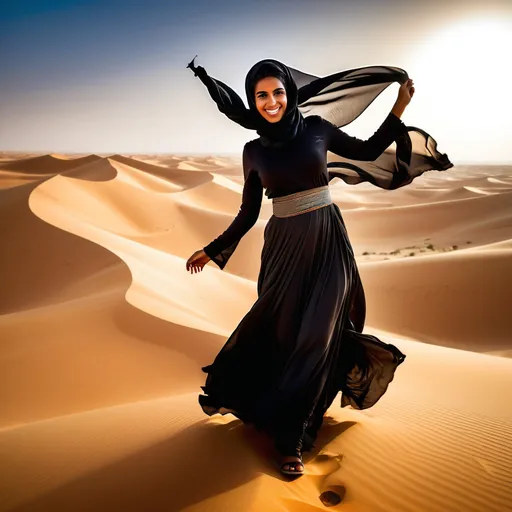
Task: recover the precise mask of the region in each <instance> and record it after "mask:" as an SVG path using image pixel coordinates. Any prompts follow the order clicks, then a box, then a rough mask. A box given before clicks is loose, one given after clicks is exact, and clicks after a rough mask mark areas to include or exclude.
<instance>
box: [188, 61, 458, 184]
mask: <svg viewBox="0 0 512 512" xmlns="http://www.w3.org/2000/svg"><path fill="white" fill-rule="evenodd" d="M196 57H197V56H196ZM196 57H194V59H192V61H191V62H190V63H189V64H188V65H187V68H190V69H192V71H193V72H194V74H195V76H197V77H199V79H200V80H201V81H202V82H203V83H204V84H205V85H206V87H207V89H208V92H209V93H210V96H211V97H212V99H213V100H214V101H215V102H216V104H217V107H218V109H219V111H220V112H222V113H223V114H224V115H226V116H227V117H228V118H229V119H231V120H232V121H234V122H236V123H238V124H239V125H241V126H243V127H244V128H247V129H250V130H256V131H257V133H258V135H260V141H261V143H262V144H263V145H264V146H270V147H279V146H282V145H283V144H285V143H286V142H287V141H289V140H290V139H292V138H293V137H295V136H297V135H298V134H299V133H300V132H301V131H302V130H303V129H304V126H305V120H304V117H307V116H310V115H318V116H320V117H322V118H324V119H326V120H327V121H330V122H331V123H332V124H334V125H335V126H337V127H338V128H341V127H342V126H345V125H347V124H349V123H351V122H352V121H353V120H354V119H357V118H358V117H359V116H360V115H361V114H362V113H363V112H364V111H365V110H366V108H367V107H368V106H369V105H370V104H371V103H372V102H373V101H374V100H375V98H377V96H378V95H379V94H380V93H381V92H382V91H384V90H385V89H386V88H387V87H389V86H390V85H391V84H392V83H394V82H398V83H400V84H402V83H404V82H405V81H407V80H408V79H409V76H408V74H407V72H406V71H405V70H403V69H401V68H397V67H392V66H367V67H363V68H356V69H349V70H345V71H340V72H337V73H334V74H332V75H328V76H325V77H317V76H315V75H311V74H307V73H304V72H302V71H299V70H298V69H294V68H291V67H289V66H286V65H284V64H282V63H281V62H279V61H277V60H274V59H265V60H262V61H260V62H258V63H256V64H255V65H254V66H253V67H252V68H251V69H250V70H249V72H248V74H247V76H246V80H245V92H246V95H247V103H248V105H249V108H246V106H245V105H244V102H243V101H242V99H241V98H240V96H239V95H238V94H237V93H236V92H235V91H234V90H233V89H231V88H230V87H229V86H228V85H226V84H225V83H223V82H221V81H220V80H218V79H216V78H212V77H211V76H209V75H208V73H207V72H206V70H205V69H204V68H203V67H202V66H195V65H194V60H195V58H196ZM260 71H264V72H263V73H261V72H260ZM263 75H265V76H276V77H277V78H280V79H281V80H284V82H283V85H284V87H285V90H286V95H287V99H288V101H287V107H286V111H285V114H284V115H283V117H282V118H281V119H280V120H279V121H278V122H277V123H270V122H268V121H267V120H266V119H264V117H263V116H262V115H261V114H260V113H259V112H258V110H257V108H256V104H255V99H254V87H255V85H256V82H257V81H258V80H259V79H260V78H263ZM404 126H405V125H404ZM405 128H406V130H405V131H404V133H402V134H400V136H399V137H398V138H397V139H396V141H395V142H396V149H395V150H394V151H393V150H390V149H388V150H386V152H385V153H384V154H382V155H381V156H380V157H379V158H377V160H375V161H374V162H366V161H365V162H360V161H357V162H354V161H351V160H349V159H343V160H342V161H337V162H329V163H328V164H327V166H328V167H329V168H334V170H332V171H329V175H330V177H331V179H332V178H333V177H338V178H341V179H343V180H344V181H346V182H347V183H350V184H356V183H360V182H362V181H370V182H372V183H374V184H375V185H376V186H380V187H382V188H397V187H400V186H403V185H405V184H407V183H409V182H411V181H412V180H413V179H414V178H415V177H417V176H419V175H421V174H422V173H423V172H425V171H427V170H434V169H435V170H439V171H440V170H446V169H449V168H450V167H453V164H452V163H451V162H450V160H449V159H448V156H447V155H446V154H442V153H439V151H437V142H436V141H435V140H434V139H433V138H432V137H431V136H430V135H429V134H428V133H427V132H425V131H424V130H422V129H420V128H415V127H412V126H407V127H405ZM413 132H414V133H413ZM411 135H412V136H411Z"/></svg>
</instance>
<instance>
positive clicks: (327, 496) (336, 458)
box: [308, 452, 346, 507]
mask: <svg viewBox="0 0 512 512" xmlns="http://www.w3.org/2000/svg"><path fill="white" fill-rule="evenodd" d="M342 459H343V455H341V454H339V453H332V452H324V453H321V454H320V455H317V456H316V457H315V458H314V459H313V460H312V461H311V462H310V463H309V464H308V474H309V475H315V476H323V477H324V478H323V479H322V480H323V481H324V482H325V481H326V479H327V477H329V476H330V475H332V474H333V473H335V472H336V471H338V470H339V469H340V467H341V460H342ZM321 487H323V490H322V492H321V494H320V496H319V498H320V501H321V502H322V504H323V505H324V506H326V507H334V506H335V505H338V504H339V503H341V502H342V501H343V499H344V497H345V494H346V488H345V487H344V486H343V485H340V484H338V485H325V486H324V485H322V486H321Z"/></svg>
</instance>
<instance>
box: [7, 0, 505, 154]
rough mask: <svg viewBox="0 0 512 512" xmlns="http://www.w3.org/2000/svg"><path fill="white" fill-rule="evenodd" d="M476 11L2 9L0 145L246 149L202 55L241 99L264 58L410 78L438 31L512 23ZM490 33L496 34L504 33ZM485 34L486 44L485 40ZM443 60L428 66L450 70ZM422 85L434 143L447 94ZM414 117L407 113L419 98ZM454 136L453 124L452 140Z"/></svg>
mask: <svg viewBox="0 0 512 512" xmlns="http://www.w3.org/2000/svg"><path fill="white" fill-rule="evenodd" d="M468 4H469V3H468V2H462V1H456V0H445V1H443V2H441V1H438V0H434V1H430V2H423V4H418V3H417V2H410V1H407V2H406V1H402V0H400V1H393V2H387V1H385V0H373V1H370V0H359V1H347V0H344V1H341V0H340V1H335V0H314V1H313V0H289V1H288V0H252V1H251V0H244V1H240V0H224V1H217V2H216V1H214V0H189V1H179V2H169V3H167V4H166V3H165V2H162V1H161V0H158V1H157V0H145V1H141V0H123V1H121V0H101V1H100V0H74V1H71V0H50V1H23V0H18V1H12V0H9V1H7V2H5V1H4V2H2V9H1V10H0V70H1V72H2V74H1V77H0V150H34V151H55V152H65V151H78V152H81V151H83V152H93V151H96V152H109V151H120V152H143V151H147V152H151V151H163V152H187V151H194V152H203V151H204V152H216V151H217V152H219V153H224V152H231V151H232V152H237V151H238V150H239V148H240V147H241V146H240V145H241V144H242V143H243V142H244V141H245V140H248V139H249V138H254V136H255V133H254V132H249V131H247V130H244V129H241V128H240V127H238V126H237V125H235V124H233V123H232V122H230V121H229V120H227V119H225V118H223V117H222V116H221V115H220V114H219V113H218V111H217V109H216V107H215V105H212V102H211V100H210V99H209V97H208V96H207V94H206V90H205V89H204V86H203V85H202V84H201V83H200V82H199V80H198V79H197V78H195V77H194V76H193V74H192V73H191V72H190V70H186V69H185V66H186V63H187V62H188V61H189V60H190V59H191V58H192V57H193V56H194V55H195V54H199V57H198V59H197V63H198V64H201V65H203V66H204V67H205V68H206V69H207V70H208V71H209V72H210V73H211V74H212V75H213V76H215V77H217V78H220V79H221V80H223V81H226V82H227V83H229V84H230V85H231V86H232V87H233V88H235V90H237V91H239V92H240V93H243V82H244V77H245V74H246V72H247V71H248V69H249V68H250V67H251V65H252V64H254V62H256V61H257V60H260V59H262V58H267V57H272V58H277V59H278V60H282V61H283V62H285V63H288V64H289V65H291V66H294V67H298V68H300V69H303V70H305V71H309V72H312V73H314V74H319V75H322V74H328V73H331V72H334V71H337V70H341V69H347V68H351V67H360V66H364V65H370V64H384V65H396V66H399V67H403V68H405V69H407V70H408V72H409V74H410V75H411V76H413V74H412V73H411V71H414V72H415V73H416V76H417V78H420V77H421V76H422V73H423V69H425V67H426V66H427V65H428V66H432V65H433V64H432V63H431V62H426V63H425V66H424V67H423V68H421V67H419V66H420V65H421V63H420V62H418V59H415V58H414V54H415V52H416V51H417V52H418V55H423V54H424V52H425V45H428V44H429V40H430V39H429V38H431V37H433V36H435V34H436V33H437V32H439V31H443V30H444V31H446V30H449V28H450V26H451V25H456V24H457V23H459V22H461V21H464V20H466V19H471V18H473V19H479V17H486V16H487V17H488V16H491V17H494V18H495V19H496V20H501V22H503V20H504V19H505V20H508V22H509V23H510V20H511V19H512V7H511V2H508V1H494V2H493V0H489V1H485V2H484V1H480V2H479V3H472V4H471V6H468ZM476 30H478V29H476ZM490 30H491V33H490V35H491V36H492V33H493V32H496V31H495V30H494V29H490ZM464 37H467V36H464ZM493 37H494V36H493ZM482 39H483V44H484V43H485V39H488V38H485V37H483V38H482ZM455 43H456V41H454V44H455ZM491 43H492V44H498V43H497V42H495V41H494V42H493V41H491ZM491 43H489V44H491ZM450 44H451V43H450ZM457 44H459V45H460V44H462V45H464V41H459V42H458V43H457ZM491 49H492V48H491ZM439 50H440V49H439ZM443 53H444V52H442V51H438V53H437V54H436V55H435V56H434V57H432V56H430V57H429V58H432V59H435V58H438V59H440V62H441V64H442V60H443V58H445V57H444V56H443ZM448 54H450V52H448V53H447V55H448ZM451 55H452V58H453V52H452V54H451ZM446 58H448V57H446ZM476 64H478V63H476ZM483 64H484V62H482V65H483ZM435 65H437V63H435ZM445 67H446V64H445ZM461 72H462V71H461ZM413 78H415V82H416V85H417V89H418V95H417V98H418V100H417V101H416V105H415V106H414V108H416V109H417V111H415V112H416V113H417V115H416V116H415V117H414V118H413V119H411V120H410V121H411V122H410V124H414V125H418V126H423V125H428V126H426V129H428V128H430V129H431V130H432V132H434V131H435V133H436V134H439V133H440V132H439V130H441V131H442V130H444V126H445V125H446V123H444V124H442V125H441V123H440V126H435V125H434V127H433V128H432V124H433V123H434V124H435V120H434V118H433V117H429V115H428V113H429V108H427V103H426V102H427V99H426V98H427V95H426V92H427V90H428V91H435V93H436V94H440V92H439V89H434V88H433V85H432V84H431V83H428V82H425V83H422V82H421V81H420V83H418V80H417V78H416V77H415V76H413ZM425 80H426V79H425ZM422 87H423V89H421V88H422ZM390 89H391V88H390ZM420 91H421V92H422V93H423V95H421V94H419V92H420ZM386 92H387V91H386ZM432 93H433V92H432ZM395 94H396V90H395V89H393V90H392V91H391V90H390V91H389V95H390V96H391V95H395ZM382 96H383V98H382V102H383V104H382V107H381V110H380V111H379V106H378V104H376V106H375V109H376V111H375V112H374V113H373V114H372V113H371V112H369V121H368V124H367V128H366V130H370V131H371V132H372V133H373V131H374V129H376V128H377V126H375V125H376V123H378V122H379V119H380V118H381V117H382V115H383V114H385V111H386V109H388V110H389V108H391V106H392V103H390V100H389V99H386V98H384V95H382ZM242 97H243V96H242ZM422 98H423V99H422ZM244 100H245V98H244ZM414 100H416V98H415V99H414ZM414 100H413V101H414ZM422 101H423V102H425V103H423V105H422ZM432 101H433V98H430V102H432ZM376 103H377V102H376ZM370 110H371V109H369V111H370ZM430 110H431V108H430ZM410 112H411V114H410V115H411V116H412V114H413V104H412V103H411V106H410ZM425 113H426V114H425ZM420 114H421V116H420ZM372 115H373V118H372ZM407 115H409V112H406V114H405V115H404V121H406V122H407V118H406V116H407ZM459 115H460V113H459ZM438 117H439V116H438ZM362 122H363V124H364V121H363V120H362ZM429 123H430V125H429ZM351 126H352V125H351ZM347 128H349V127H347ZM372 128H373V130H372ZM347 131H349V130H348V129H347ZM452 131H453V126H451V127H450V130H446V133H451V132H452ZM436 138H438V139H439V137H436ZM461 152H462V148H461ZM511 158H512V157H511ZM461 159H462V160H465V158H463V157H462V156H461Z"/></svg>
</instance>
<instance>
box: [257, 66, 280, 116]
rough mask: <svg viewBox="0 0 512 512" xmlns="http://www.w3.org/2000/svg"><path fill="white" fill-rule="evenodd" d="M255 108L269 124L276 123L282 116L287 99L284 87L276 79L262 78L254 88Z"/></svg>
mask: <svg viewBox="0 0 512 512" xmlns="http://www.w3.org/2000/svg"><path fill="white" fill-rule="evenodd" d="M254 96H255V102H256V108H257V109H258V112H259V113H260V114H261V115H262V116H263V118H264V119H266V120H267V121H268V122H269V123H277V122H278V121H280V120H281V119H282V117H283V116H284V112H285V110H286V104H287V98H286V91H285V89H284V85H283V83H282V82H281V80H279V79H278V78H275V77H273V76H269V77H266V78H262V79H261V80H259V81H258V83H257V84H256V87H255V88H254Z"/></svg>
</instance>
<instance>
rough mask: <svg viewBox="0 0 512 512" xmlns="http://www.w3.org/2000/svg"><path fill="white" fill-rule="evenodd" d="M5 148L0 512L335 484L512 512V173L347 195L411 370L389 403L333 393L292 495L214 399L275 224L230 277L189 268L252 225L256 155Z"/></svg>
mask: <svg viewBox="0 0 512 512" xmlns="http://www.w3.org/2000/svg"><path fill="white" fill-rule="evenodd" d="M1 156H2V161H3V163H2V164H1V165H0V183H4V184H7V185H6V186H3V185H2V189H1V190H0V214H1V215H0V236H1V237H2V240H3V242H4V245H3V248H4V250H3V251H1V253H0V254H1V256H0V258H1V261H0V269H1V270H0V271H1V272H2V283H3V285H4V286H3V290H4V293H3V294H2V295H1V297H0V311H1V313H2V315H1V316H0V340H1V343H2V349H3V350H2V352H1V358H0V364H1V366H0V371H1V375H2V380H1V381H0V383H1V387H0V389H1V391H0V397H1V403H2V415H1V416H0V458H1V460H2V462H3V464H2V466H1V469H0V510H1V511H7V510H16V511H35V510H52V511H68V510H84V511H85V510H98V511H99V510H134V511H135V510H137V511H139V510H169V511H187V512H190V511H203V510H222V511H224V510H226V511H232V510H233V511H254V512H260V511H265V512H267V511H268V512H273V511H284V510H289V511H293V512H306V511H314V510H324V509H325V505H324V504H323V503H322V500H321V498H320V497H321V495H322V493H325V492H326V491H332V492H333V493H335V495H338V496H341V497H342V498H343V500H342V503H341V504H340V505H337V506H334V507H332V508H333V509H334V510H347V511H368V512H375V511H377V512H379V511H390V512H398V511H400V512H402V511H404V512H409V511H411V512H413V511H414V512H416V511H422V512H430V511H432V512H438V511H440V510H442V511H443V512H444V511H447V512H451V511H459V510H464V511H475V512H484V511H485V512H487V511H496V512H501V511H506V510H510V503H512V486H511V484H510V483H511V482H512V449H511V446H512V403H511V402H510V400H508V399H507V397H508V396H510V394H511V393H512V359H511V358H510V356H512V340H511V333H512V323H511V317H510V314H509V311H508V310H509V309H510V308H509V304H510V303H511V299H512V296H511V292H510V290H511V289H512V169H511V168H496V167H492V166H489V167H485V168H480V167H470V166H465V167H463V168H458V167H455V168H454V169H451V170H450V171H447V172H446V173H427V174H426V175H424V176H422V177H421V178H419V179H418V180H417V181H415V182H414V184H411V185H410V186H408V187H406V188H404V189H399V190H396V191H382V190H379V189H375V187H371V186H353V187H350V186H345V185H344V184H341V183H340V182H337V181H336V182H334V183H333V184H332V193H333V197H334V199H335V201H336V203H337V204H338V205H339V206H340V208H341V209H342V212H343V215H344V218H345V220H346V224H347V228H348V230H349V234H350V237H351V240H352V243H353V245H354V250H355V252H356V254H357V257H358V261H359V268H360V271H361V276H362V279H363V283H364V285H365V291H366V296H367V302H368V321H367V324H368V325H367V332H370V333H373V334H375V335H378V336H379V337H380V338H381V339H383V340H386V341H388V342H390V343H394V344H396V345H397V346H399V347H400V348H401V349H402V350H403V351H404V352H405V353H406V354H407V360H406V363H405V364H404V365H402V366H401V367H400V369H399V371H398V373H397V378H396V380H395V381H394V382H393V383H392V385H391V386H390V388H389V390H388V392H387V393H386V395H385V397H384V398H383V399H382V400H381V401H380V402H379V403H378V404H377V405H376V406H375V407H373V408H371V409H369V410H367V411H354V410H351V409H340V408H339V405H338V404H339V402H338V399H337V400H336V401H335V403H334V404H333V406H332V407H331V408H330V410H329V417H328V418H327V419H326V422H325V425H324V426H323V428H322V430H321V433H320V437H319V439H318V443H317V448H316V449H315V451H314V452H312V453H310V454H308V455H307V456H306V458H305V460H306V475H305V476H304V477H302V478H301V479H299V480H297V481H294V482H289V481H286V480H285V479H283V478H281V477H280V476H279V474H278V472H277V469H276V467H275V466H274V465H273V456H274V454H273V451H272V450H271V447H270V446H269V443H268V441H267V440H265V439H264V438H262V437H260V436H259V435H257V434H256V433H255V432H253V431H252V430H251V429H249V428H246V427H243V426H242V425H241V423H240V421H238V420H236V419H234V418H233V417H232V416H230V415H227V416H224V417H212V418H208V417H207V416H205V415H204V414H203V413H202V411H201V409H200V408H199V406H198V404H197V394H198V392H199V386H201V385H202V384H203V382H204V380H203V376H204V374H203V373H202V371H201V366H204V365H206V364H209V363H210V362H211V360H212V359H213V357H214V356H215V354H216V353H217V351H218V350H219V349H220V347H221V346H222V345H223V344H224V342H225V340H226V337H227V336H228V335H229V333H230V332H231V331H232V330H233V329H234V328H235V327H236V325H237V323H238V322H239V320H240V319H241V318H242V316H243V315H244V314H245V313H246V312H247V311H248V310H249V308H250V307H251V305H252V303H253V302H254V300H255V298H256V286H255V279H256V277H257V273H258V268H259V258H260V253H261V247H262V243H263V230H264V227H265V223H266V220H267V219H268V218H269V217H270V215H271V204H270V202H269V201H268V200H265V202H264V204H263V207H262V212H261V215H260V219H259V220H258V222H257V224H256V226H255V227H254V228H253V229H252V230H251V231H250V232H249V233H248V234H247V235H246V237H244V239H243V240H242V241H241V243H240V245H239V247H238V249H237V251H236V252H235V254H234V256H233V258H232V260H231V261H230V262H229V265H228V266H227V267H226V269H225V270H224V271H220V270H219V269H217V268H216V267H215V266H214V265H212V264H210V265H208V266H207V267H206V268H205V270H204V271H203V272H202V273H201V274H197V275H190V274H188V273H187V272H186V271H185V261H186V259H187V258H188V256H190V254H191V253H192V252H193V251H194V250H197V249H199V248H201V247H203V246H204V245H206V244H207V243H208V242H210V241H211V240H212V239H213V238H215V237H216V236H218V235H219V234H220V233H221V232H222V231H223V230H224V229H226V227H227V226H228V225H229V224H230V222H231V221H232V219H233V216H234V215H236V212H237V211H238V208H239V206H240V195H241V190H242V180H241V169H240V163H239V162H238V163H237V161H236V159H235V158H233V159H230V158H227V157H215V156H211V155H209V156H204V157H192V156H191V157H176V156H159V155H137V156H132V157H130V156H123V155H108V156H105V157H99V156H96V155H90V156H85V157H73V158H70V157H69V156H66V155H57V154H51V155H43V156H37V157H34V158H30V155H18V157H19V158H14V159H11V160H9V155H5V154H2V155H1ZM2 180H3V181H2ZM9 180H10V181H9ZM468 242H470V243H468ZM363 253H366V254H363ZM489 354H492V355H489ZM198 472H199V473H198ZM333 495H334V494H333ZM323 496H324V497H325V496H326V494H323Z"/></svg>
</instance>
